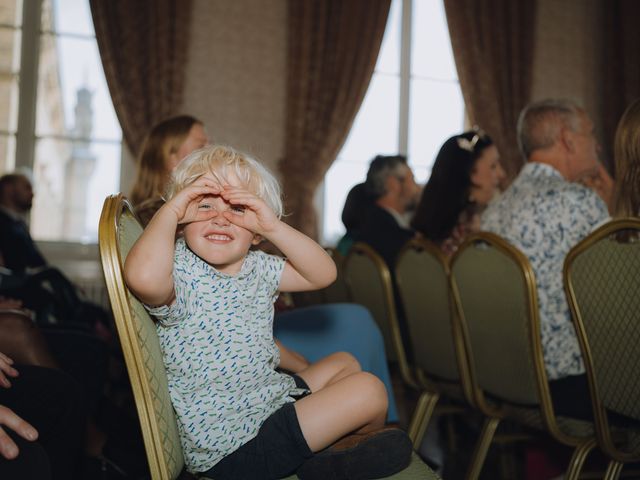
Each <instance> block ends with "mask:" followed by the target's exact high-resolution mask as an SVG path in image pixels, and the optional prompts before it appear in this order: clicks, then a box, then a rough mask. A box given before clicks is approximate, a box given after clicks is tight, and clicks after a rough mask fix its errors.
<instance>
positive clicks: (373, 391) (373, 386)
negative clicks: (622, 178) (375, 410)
mask: <svg viewBox="0 0 640 480" xmlns="http://www.w3.org/2000/svg"><path fill="white" fill-rule="evenodd" d="M357 377H358V382H359V385H358V388H359V390H360V391H361V392H363V396H364V395H366V398H367V403H370V404H372V405H377V406H378V407H379V408H381V409H386V408H387V407H388V403H389V397H388V396H387V389H386V387H385V386H384V383H382V381H381V380H380V379H379V378H378V377H376V376H375V375H373V374H372V373H369V372H360V373H358V374H357Z"/></svg>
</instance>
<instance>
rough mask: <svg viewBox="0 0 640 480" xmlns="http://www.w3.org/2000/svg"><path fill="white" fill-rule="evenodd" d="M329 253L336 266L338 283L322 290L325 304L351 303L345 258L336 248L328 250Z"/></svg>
mask: <svg viewBox="0 0 640 480" xmlns="http://www.w3.org/2000/svg"><path fill="white" fill-rule="evenodd" d="M326 250H327V253H328V254H329V255H331V258H332V259H333V261H334V262H335V264H336V268H337V270H338V274H337V277H336V281H335V282H333V283H332V284H331V285H329V286H328V287H326V288H325V289H323V290H322V292H323V294H324V303H343V302H349V301H350V298H349V290H348V289H347V284H346V282H345V280H344V260H345V258H344V256H343V255H342V254H341V253H340V252H339V251H338V250H336V249H335V248H327V249H326Z"/></svg>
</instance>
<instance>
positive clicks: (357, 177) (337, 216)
mask: <svg viewBox="0 0 640 480" xmlns="http://www.w3.org/2000/svg"><path fill="white" fill-rule="evenodd" d="M368 168H369V165H368V163H361V162H346V161H343V162H334V163H333V165H332V166H331V168H330V169H329V171H328V172H327V175H326V177H325V193H324V211H325V215H324V224H323V228H322V231H323V237H324V238H323V242H324V244H325V245H335V244H336V243H337V242H338V240H339V239H340V237H341V236H342V235H344V231H345V229H344V225H342V219H341V215H342V207H343V206H344V201H345V200H346V199H347V193H349V190H351V187H353V186H354V185H355V184H356V183H360V182H364V180H365V178H366V175H367V170H368Z"/></svg>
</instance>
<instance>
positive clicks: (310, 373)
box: [297, 352, 362, 392]
mask: <svg viewBox="0 0 640 480" xmlns="http://www.w3.org/2000/svg"><path fill="white" fill-rule="evenodd" d="M361 371H362V369H361V368H360V364H359V363H358V360H356V358H355V357H354V356H353V355H351V354H350V353H347V352H337V353H332V354H331V355H329V356H326V357H324V358H322V359H320V360H318V361H317V362H314V363H312V364H311V365H310V366H308V367H307V368H305V369H304V370H301V371H300V372H298V374H297V375H298V376H299V377H301V378H302V379H303V380H304V381H305V382H306V384H307V385H309V388H310V389H311V391H312V392H317V391H319V390H321V389H323V388H325V387H326V386H327V385H331V384H333V383H335V382H337V381H338V380H341V379H343V378H345V377H348V376H349V375H352V374H354V373H358V372H361Z"/></svg>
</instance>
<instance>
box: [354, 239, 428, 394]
mask: <svg viewBox="0 0 640 480" xmlns="http://www.w3.org/2000/svg"><path fill="white" fill-rule="evenodd" d="M343 269H344V279H345V282H346V284H347V288H348V289H349V295H350V297H351V301H352V302H354V303H359V304H360V305H364V306H365V307H366V308H367V309H368V310H369V312H370V313H371V315H372V316H373V318H374V319H375V321H376V323H377V324H378V327H379V328H380V331H381V332H382V337H383V338H384V345H385V350H386V353H387V358H388V359H389V360H390V361H395V362H396V363H397V365H398V368H399V369H400V375H401V377H402V380H403V381H404V382H405V383H406V384H407V385H409V386H410V387H412V388H416V389H417V388H418V384H417V382H416V380H415V376H414V372H413V371H412V368H411V366H410V365H409V362H408V360H407V353H406V350H405V346H404V343H403V339H402V334H401V331H400V324H399V321H398V315H397V310H396V302H395V299H394V294H393V283H392V279H391V273H390V272H389V268H388V267H387V265H386V263H385V261H384V260H383V259H382V257H381V256H380V255H379V254H378V253H377V252H376V251H375V250H374V249H373V248H371V247H370V246H369V245H367V244H365V243H362V242H357V243H355V244H354V245H353V246H352V247H351V250H349V253H348V254H347V256H346V258H345V261H344V267H343Z"/></svg>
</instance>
